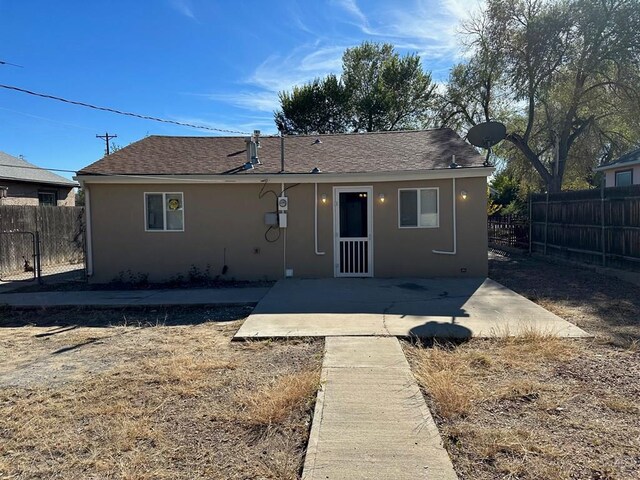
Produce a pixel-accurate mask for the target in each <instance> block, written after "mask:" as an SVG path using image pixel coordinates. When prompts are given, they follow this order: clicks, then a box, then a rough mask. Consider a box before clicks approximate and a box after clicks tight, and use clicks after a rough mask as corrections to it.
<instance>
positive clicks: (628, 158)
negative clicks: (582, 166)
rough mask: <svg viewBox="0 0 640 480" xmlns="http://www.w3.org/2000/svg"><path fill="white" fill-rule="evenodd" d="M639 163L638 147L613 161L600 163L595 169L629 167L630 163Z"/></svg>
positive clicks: (639, 151)
mask: <svg viewBox="0 0 640 480" xmlns="http://www.w3.org/2000/svg"><path fill="white" fill-rule="evenodd" d="M636 164H640V148H637V149H635V150H632V151H630V152H628V153H625V154H624V155H622V156H621V157H618V158H616V159H615V160H614V161H612V162H609V163H606V164H604V165H600V166H599V167H598V168H596V170H609V169H611V168H620V167H630V166H631V165H636Z"/></svg>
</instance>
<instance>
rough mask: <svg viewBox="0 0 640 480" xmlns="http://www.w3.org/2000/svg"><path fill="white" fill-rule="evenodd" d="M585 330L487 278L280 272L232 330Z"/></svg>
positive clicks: (457, 333) (577, 333) (272, 333)
mask: <svg viewBox="0 0 640 480" xmlns="http://www.w3.org/2000/svg"><path fill="white" fill-rule="evenodd" d="M529 330H536V331H541V332H547V333H553V334H556V335H558V336H561V337H586V336H589V335H588V334H587V333H586V332H584V331H583V330H581V329H580V328H578V327H577V326H575V325H573V324H572V323H569V322H567V321H566V320H564V319H562V318H560V317H558V316H557V315H554V314H552V313H551V312H549V311H547V310H545V309H544V308H542V307H541V306H539V305H537V304H535V303H533V302H532V301H530V300H528V299H526V298H524V297H523V296H521V295H518V294H517V293H515V292H514V291H512V290H509V289H508V288H506V287H504V286H503V285H500V284H499V283H497V282H495V281H493V280H491V279H488V278H471V279H459V278H457V279H453V278H448V279H447V278H439V279H377V278H368V279H361V278H353V279H352V278H331V279H318V280H300V279H287V280H280V281H279V282H278V283H277V284H276V285H275V286H274V287H273V288H272V289H271V290H270V291H269V293H268V294H267V295H265V297H264V298H263V299H262V300H261V301H260V303H258V305H257V306H256V308H255V309H254V310H253V312H252V314H251V315H250V316H249V317H248V318H247V320H246V321H245V322H244V324H243V325H242V327H241V328H240V329H239V330H238V332H237V333H236V336H235V338H261V337H262V338H265V337H296V336H297V337H308V336H319V337H325V336H344V335H355V336H364V335H373V336H380V335H383V336H401V337H407V336H416V337H441V338H469V337H492V336H499V335H506V334H509V335H518V334H521V333H523V332H526V331H529Z"/></svg>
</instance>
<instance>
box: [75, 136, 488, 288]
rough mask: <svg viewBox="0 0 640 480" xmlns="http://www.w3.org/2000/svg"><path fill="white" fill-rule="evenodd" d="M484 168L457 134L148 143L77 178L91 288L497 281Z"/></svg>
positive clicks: (146, 140) (151, 140)
mask: <svg viewBox="0 0 640 480" xmlns="http://www.w3.org/2000/svg"><path fill="white" fill-rule="evenodd" d="M483 161H484V159H483V158H482V156H480V155H479V154H478V153H477V152H476V150H475V149H474V148H473V147H471V146H470V145H469V144H468V143H466V142H465V141H464V140H463V139H462V138H460V136H458V135H457V134H456V133H455V132H454V131H453V130H450V129H446V128H445V129H434V130H423V131H398V132H380V133H362V134H330V135H309V136H305V135H299V136H285V137H276V136H269V137H260V136H259V132H257V131H256V132H254V135H253V136H252V137H248V138H242V137H171V136H150V137H147V138H144V139H143V140H140V141H138V142H136V143H133V144H131V145H129V146H127V147H125V148H123V149H121V150H119V151H117V152H115V153H113V154H111V155H109V156H107V157H105V158H103V159H101V160H99V161H97V162H95V163H93V164H91V165H89V166H87V167H85V168H83V169H82V170H80V171H79V172H78V174H77V176H76V177H75V178H76V179H77V180H78V181H79V182H80V184H81V186H82V188H84V189H85V205H86V210H87V241H88V246H87V248H88V270H89V275H90V279H91V281H93V282H96V283H100V282H109V281H112V280H114V279H116V278H117V277H118V276H119V275H121V274H122V273H127V272H128V274H129V275H131V274H133V275H134V276H137V275H142V276H144V277H145V278H148V279H149V281H154V282H155V281H164V280H170V279H172V278H173V279H175V278H177V276H179V275H181V276H182V277H183V278H186V277H187V276H188V274H189V272H190V271H191V272H198V273H199V274H203V273H205V272H206V273H207V274H209V275H210V276H211V277H217V276H220V278H229V279H231V278H233V279H237V280H241V279H245V280H252V279H253V280H256V279H278V278H283V277H287V276H293V277H333V276H335V277H347V276H351V277H372V276H375V277H434V276H469V277H481V276H486V274H487V213H486V203H487V202H486V197H487V176H489V175H490V174H491V173H492V171H493V169H492V168H490V167H486V166H485V165H484V164H483Z"/></svg>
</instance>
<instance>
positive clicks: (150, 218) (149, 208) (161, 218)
mask: <svg viewBox="0 0 640 480" xmlns="http://www.w3.org/2000/svg"><path fill="white" fill-rule="evenodd" d="M182 200H183V197H182V193H146V194H145V202H146V205H145V211H146V229H147V230H151V231H161V230H174V231H176V230H178V231H181V230H184V208H183V204H182Z"/></svg>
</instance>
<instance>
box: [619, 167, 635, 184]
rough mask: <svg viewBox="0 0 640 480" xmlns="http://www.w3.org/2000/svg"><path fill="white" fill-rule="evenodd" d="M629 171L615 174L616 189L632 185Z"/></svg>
mask: <svg viewBox="0 0 640 480" xmlns="http://www.w3.org/2000/svg"><path fill="white" fill-rule="evenodd" d="M632 181H633V179H632V177H631V170H625V171H624V172H616V187H627V186H629V185H631V184H632Z"/></svg>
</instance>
